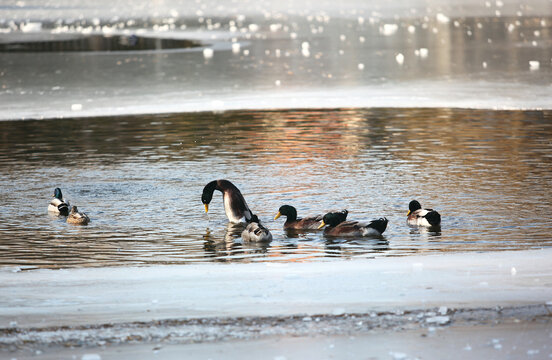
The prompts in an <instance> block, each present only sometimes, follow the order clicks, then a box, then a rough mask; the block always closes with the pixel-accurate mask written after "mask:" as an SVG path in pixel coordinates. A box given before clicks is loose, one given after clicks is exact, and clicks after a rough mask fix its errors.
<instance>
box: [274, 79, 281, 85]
mask: <svg viewBox="0 0 552 360" xmlns="http://www.w3.org/2000/svg"><path fill="white" fill-rule="evenodd" d="M274 85H276V86H280V85H282V82H281V81H280V80H276V81H274Z"/></svg>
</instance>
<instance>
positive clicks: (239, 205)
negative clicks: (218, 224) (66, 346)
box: [48, 180, 441, 242]
mask: <svg viewBox="0 0 552 360" xmlns="http://www.w3.org/2000/svg"><path fill="white" fill-rule="evenodd" d="M215 190H217V191H220V192H221V193H222V199H223V202H224V211H225V212H226V216H227V217H228V220H229V221H230V222H231V223H235V224H237V223H244V224H246V226H245V229H244V230H243V231H242V234H241V235H242V238H243V240H244V241H246V242H270V241H272V234H271V233H270V231H269V230H268V229H267V228H266V227H264V226H263V225H262V224H261V221H260V220H259V218H258V217H257V215H255V214H253V212H252V211H251V209H249V206H247V202H246V201H245V198H244V197H243V195H242V193H241V191H240V190H239V189H238V188H237V187H236V186H235V185H234V184H232V183H231V182H230V181H228V180H213V181H211V182H210V183H208V184H207V185H205V187H204V188H203V193H202V194H201V202H202V203H203V205H204V206H205V212H208V211H209V204H210V203H211V200H212V199H213V194H214V192H215ZM48 211H49V212H52V213H54V214H56V215H61V216H67V222H68V223H71V224H78V225H86V224H88V223H89V222H90V218H89V217H88V216H87V215H86V214H85V213H83V212H79V211H78V209H77V207H76V206H70V205H69V202H68V201H65V200H64V199H63V194H62V193H61V189H60V188H56V189H55V190H54V196H53V199H52V200H51V201H50V204H49V205H48ZM348 214H349V212H348V211H347V210H332V211H329V212H327V213H326V214H324V215H322V214H319V215H315V216H307V217H304V218H298V217H297V210H296V209H295V208H294V207H293V206H291V205H283V206H281V207H280V209H278V213H277V214H276V216H275V217H274V220H276V219H278V218H279V217H281V216H285V217H286V221H285V222H284V230H302V231H308V230H319V229H322V228H324V235H327V236H339V237H361V236H381V235H382V234H383V232H384V231H385V229H386V228H387V223H388V220H387V219H386V218H385V217H382V218H379V219H376V220H372V221H370V222H360V221H351V220H347V215H348ZM407 223H408V224H409V225H415V226H426V227H437V226H439V225H440V224H441V215H439V213H438V212H437V211H435V210H432V209H423V208H422V206H421V205H420V203H419V202H418V201H416V200H412V201H411V202H410V204H409V205H408V214H407Z"/></svg>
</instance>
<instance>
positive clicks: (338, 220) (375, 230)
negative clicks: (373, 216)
mask: <svg viewBox="0 0 552 360" xmlns="http://www.w3.org/2000/svg"><path fill="white" fill-rule="evenodd" d="M387 223H388V221H387V219H386V218H384V217H383V218H379V219H377V220H372V221H370V222H368V223H365V222H359V221H345V220H344V219H343V216H342V215H340V214H339V213H335V212H334V213H328V214H326V215H324V218H323V219H322V224H321V225H320V228H323V227H324V226H326V225H327V227H326V228H325V229H324V235H327V236H344V237H361V236H381V235H382V234H383V232H384V231H385V229H387Z"/></svg>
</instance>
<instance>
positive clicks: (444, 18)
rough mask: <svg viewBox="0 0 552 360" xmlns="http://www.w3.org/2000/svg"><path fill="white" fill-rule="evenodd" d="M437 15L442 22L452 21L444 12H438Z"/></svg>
mask: <svg viewBox="0 0 552 360" xmlns="http://www.w3.org/2000/svg"><path fill="white" fill-rule="evenodd" d="M435 17H436V18H437V21H438V22H440V23H441V24H447V23H448V22H449V21H450V19H449V17H448V16H446V15H445V14H442V13H438V14H437V15H436V16H435Z"/></svg>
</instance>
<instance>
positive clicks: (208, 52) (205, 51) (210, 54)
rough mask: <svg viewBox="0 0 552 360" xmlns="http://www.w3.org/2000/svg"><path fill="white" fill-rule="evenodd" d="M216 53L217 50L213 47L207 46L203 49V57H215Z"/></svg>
mask: <svg viewBox="0 0 552 360" xmlns="http://www.w3.org/2000/svg"><path fill="white" fill-rule="evenodd" d="M214 53H215V51H214V50H213V49H211V48H205V49H203V57H204V58H205V59H210V58H212V57H213V54H214Z"/></svg>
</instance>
